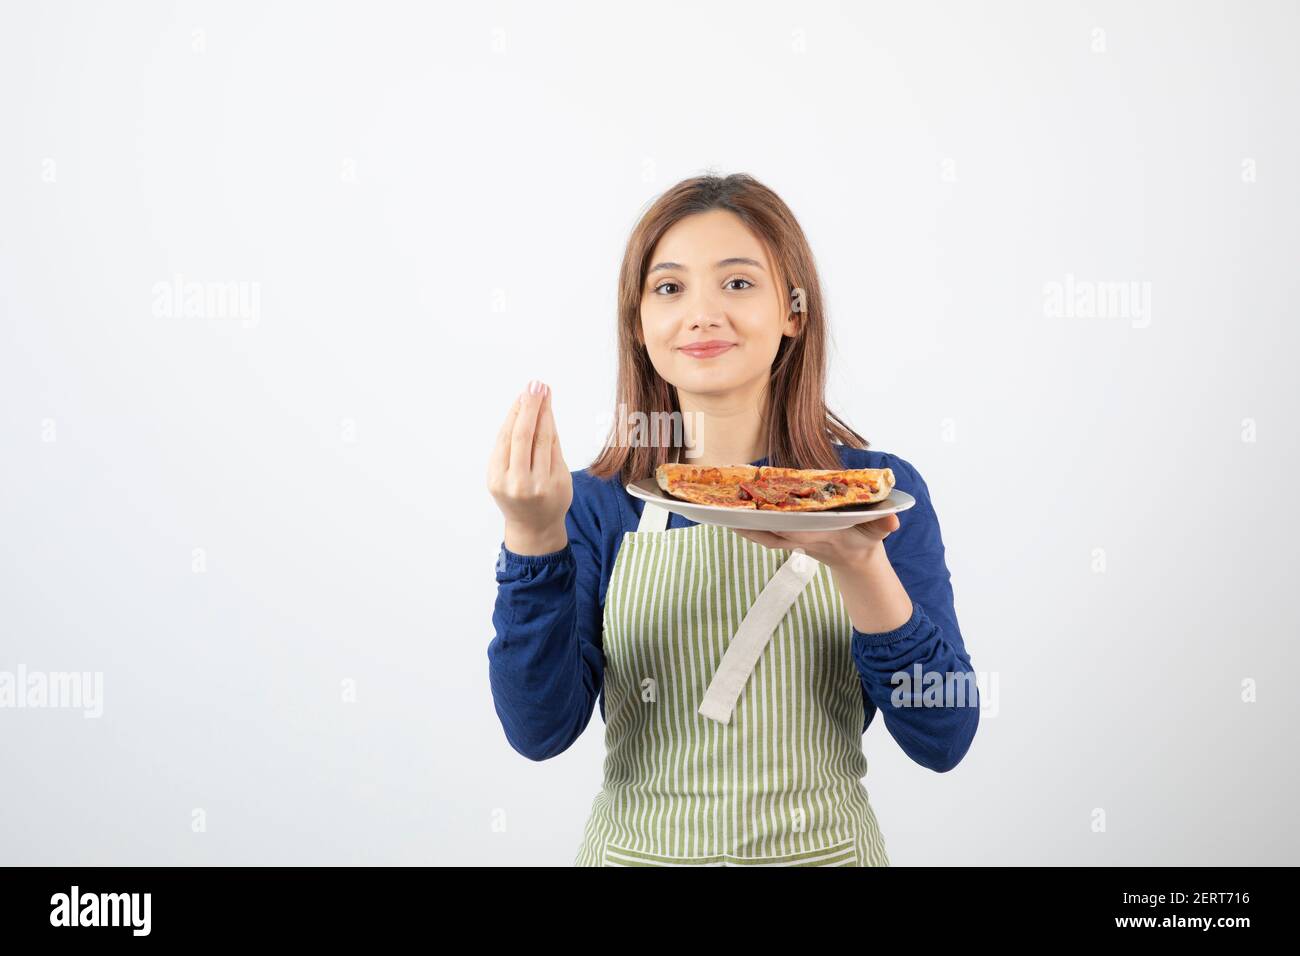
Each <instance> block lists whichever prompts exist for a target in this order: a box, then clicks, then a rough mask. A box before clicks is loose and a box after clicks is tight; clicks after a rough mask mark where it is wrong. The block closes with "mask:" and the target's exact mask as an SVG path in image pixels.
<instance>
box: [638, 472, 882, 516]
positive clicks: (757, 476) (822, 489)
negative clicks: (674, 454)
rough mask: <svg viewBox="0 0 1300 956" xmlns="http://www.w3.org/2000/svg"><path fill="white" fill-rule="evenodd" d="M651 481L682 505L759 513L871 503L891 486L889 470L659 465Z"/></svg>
mask: <svg viewBox="0 0 1300 956" xmlns="http://www.w3.org/2000/svg"><path fill="white" fill-rule="evenodd" d="M655 479H656V481H658V483H659V487H660V488H662V489H663V490H664V491H665V492H667V493H668V494H670V495H672V496H673V497H674V498H680V499H681V500H683V501H690V502H693V503H695V504H700V505H715V506H719V507H724V508H748V509H756V510H759V511H829V510H830V509H832V508H843V507H845V506H849V505H864V504H871V503H872V502H875V501H883V500H884V499H885V498H888V497H889V493H890V491H892V490H893V487H894V473H893V471H892V470H891V469H889V468H838V469H828V468H778V467H773V466H769V465H763V466H755V465H726V466H718V467H700V466H696V465H684V464H663V465H660V466H659V467H658V469H656V471H655Z"/></svg>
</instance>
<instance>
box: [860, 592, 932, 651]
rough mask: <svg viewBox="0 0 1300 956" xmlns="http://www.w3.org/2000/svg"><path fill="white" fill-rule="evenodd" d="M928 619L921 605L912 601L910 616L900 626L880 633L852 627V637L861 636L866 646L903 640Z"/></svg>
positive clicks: (878, 645)
mask: <svg viewBox="0 0 1300 956" xmlns="http://www.w3.org/2000/svg"><path fill="white" fill-rule="evenodd" d="M929 620H930V619H929V618H928V617H926V615H925V611H923V610H922V609H921V605H920V604H918V603H917V602H915V601H913V602H912V616H911V617H909V618H908V619H907V623H906V624H904V625H902V626H901V627H896V628H894V629H893V630H892V631H883V632H881V633H870V632H867V631H859V630H858V629H857V628H856V627H855V628H853V639H854V640H855V641H856V640H858V638H861V639H862V643H863V644H865V645H866V646H867V647H880V646H881V645H884V644H893V643H895V642H897V641H901V640H903V639H904V638H908V637H911V636H912V635H913V634H915V633H916V632H917V631H919V630H920V629H921V628H922V627H924V626H925V625H926V624H927V623H928V622H929ZM850 626H852V625H850Z"/></svg>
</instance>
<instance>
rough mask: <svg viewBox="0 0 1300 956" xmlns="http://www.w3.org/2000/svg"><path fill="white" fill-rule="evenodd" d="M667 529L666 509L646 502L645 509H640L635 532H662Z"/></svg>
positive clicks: (651, 502)
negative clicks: (639, 517)
mask: <svg viewBox="0 0 1300 956" xmlns="http://www.w3.org/2000/svg"><path fill="white" fill-rule="evenodd" d="M667 527H668V509H667V508H665V507H664V506H663V505H657V504H655V503H654V502H653V501H647V502H646V503H645V507H643V508H642V509H641V521H640V523H639V524H637V526H636V530H637V531H638V532H642V531H663V530H664V529H665V528H667Z"/></svg>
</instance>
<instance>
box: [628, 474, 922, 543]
mask: <svg viewBox="0 0 1300 956" xmlns="http://www.w3.org/2000/svg"><path fill="white" fill-rule="evenodd" d="M627 493H628V494H629V495H631V496H632V497H634V498H640V499H641V500H642V501H649V502H653V503H654V504H657V505H661V506H662V507H664V508H667V509H668V510H669V511H673V512H676V513H677V514H679V515H681V516H682V517H683V518H689V519H690V520H691V521H695V522H697V523H699V524H716V525H721V526H722V527H724V528H742V529H744V530H746V531H778V532H779V531H839V530H841V529H843V528H852V527H853V526H854V525H856V524H865V523H866V522H868V521H875V520H876V519H877V518H883V517H885V515H892V514H898V512H900V511H906V510H907V509H908V508H910V507H912V505H914V504H916V499H915V498H913V497H912V496H911V495H909V494H908V493H907V492H905V491H899V490H898V489H897V488H895V489H893V490H892V491H890V492H889V497H888V498H886V499H884V500H883V501H875V502H872V503H871V504H869V505H855V506H850V507H845V508H837V509H835V510H834V511H759V510H756V509H750V508H725V507H723V506H722V505H697V504H694V503H693V502H690V501H682V500H681V499H680V498H673V497H671V496H670V495H668V494H665V492H664V490H663V489H662V488H660V487H659V483H658V482H657V481H655V479H654V478H642V479H640V480H639V481H634V482H632V483H631V484H630V485H628V486H627Z"/></svg>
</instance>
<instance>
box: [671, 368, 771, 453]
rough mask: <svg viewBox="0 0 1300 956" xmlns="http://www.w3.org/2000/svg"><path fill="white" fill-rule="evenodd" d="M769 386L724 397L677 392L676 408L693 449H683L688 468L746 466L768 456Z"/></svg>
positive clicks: (731, 393) (759, 384)
mask: <svg viewBox="0 0 1300 956" xmlns="http://www.w3.org/2000/svg"><path fill="white" fill-rule="evenodd" d="M765 387H766V382H764V381H759V382H758V383H756V387H751V388H747V389H743V390H742V389H738V390H735V391H732V392H728V393H726V394H724V395H708V394H705V395H695V394H691V393H689V392H683V391H682V390H681V389H678V390H677V404H678V406H679V407H680V408H681V410H682V417H683V425H684V427H685V431H686V436H687V439H688V442H689V444H690V445H691V446H692V447H688V448H684V449H682V451H681V453H680V456H679V459H678V460H679V461H681V462H682V463H683V464H687V465H703V466H718V465H743V464H748V463H749V462H753V461H758V460H759V459H761V458H762V457H763V456H764V455H766V454H767V440H766V435H765V430H764V427H763V407H764V404H765V402H764V390H765Z"/></svg>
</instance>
